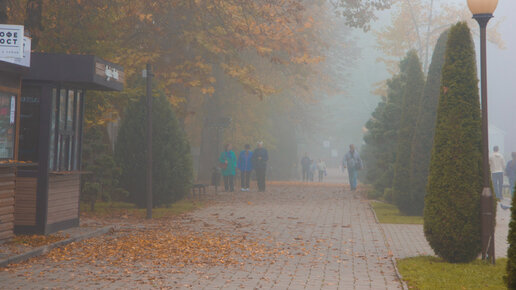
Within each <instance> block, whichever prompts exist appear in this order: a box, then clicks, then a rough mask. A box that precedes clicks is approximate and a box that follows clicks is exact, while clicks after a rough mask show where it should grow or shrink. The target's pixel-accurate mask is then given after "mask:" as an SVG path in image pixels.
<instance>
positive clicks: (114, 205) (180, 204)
mask: <svg viewBox="0 0 516 290" xmlns="http://www.w3.org/2000/svg"><path fill="white" fill-rule="evenodd" d="M203 206H204V203H203V202H200V201H194V200H188V199H182V200H180V201H177V202H175V203H172V204H168V205H166V206H163V207H158V208H153V209H152V217H153V218H165V217H173V216H178V215H181V214H184V213H187V212H191V211H193V210H196V209H199V208H202V207H203ZM81 213H83V214H84V215H86V216H95V217H126V218H127V217H135V218H144V217H145V215H146V209H145V208H137V207H136V206H135V205H134V204H132V203H128V202H97V203H95V210H94V211H93V212H92V211H91V210H90V204H89V203H81Z"/></svg>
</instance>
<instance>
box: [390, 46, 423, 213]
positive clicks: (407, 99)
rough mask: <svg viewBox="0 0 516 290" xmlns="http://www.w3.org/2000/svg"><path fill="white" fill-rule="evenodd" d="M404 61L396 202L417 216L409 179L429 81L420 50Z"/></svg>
mask: <svg viewBox="0 0 516 290" xmlns="http://www.w3.org/2000/svg"><path fill="white" fill-rule="evenodd" d="M403 62H405V65H406V70H405V71H404V74H406V76H405V77H406V85H405V88H404V90H403V105H402V108H401V123H400V129H399V132H398V144H397V151H396V163H395V165H394V179H393V181H392V185H393V189H394V192H393V199H394V202H395V204H396V206H397V207H398V209H399V210H400V211H401V212H402V213H403V214H407V215H414V214H415V213H416V212H414V203H415V202H414V194H413V192H412V190H411V188H410V184H411V182H410V178H409V177H410V175H411V174H410V173H411V172H410V157H411V150H412V140H413V139H414V133H415V131H416V123H417V120H418V114H419V104H420V101H421V96H422V94H423V89H424V86H425V79H424V75H423V71H422V69H421V62H420V61H419V57H418V56H417V53H416V51H414V50H412V51H409V52H408V53H407V56H406V57H405V59H404V60H403Z"/></svg>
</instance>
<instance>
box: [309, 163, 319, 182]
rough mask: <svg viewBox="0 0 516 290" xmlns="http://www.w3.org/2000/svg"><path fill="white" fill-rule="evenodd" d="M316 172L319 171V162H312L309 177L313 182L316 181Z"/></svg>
mask: <svg viewBox="0 0 516 290" xmlns="http://www.w3.org/2000/svg"><path fill="white" fill-rule="evenodd" d="M316 171H317V162H315V160H310V172H309V173H308V175H309V180H310V181H312V182H313V181H314V178H315V172H316Z"/></svg>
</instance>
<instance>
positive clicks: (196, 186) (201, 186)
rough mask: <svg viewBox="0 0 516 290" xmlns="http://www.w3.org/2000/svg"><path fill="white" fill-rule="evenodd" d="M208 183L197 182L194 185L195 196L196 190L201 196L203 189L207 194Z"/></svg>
mask: <svg viewBox="0 0 516 290" xmlns="http://www.w3.org/2000/svg"><path fill="white" fill-rule="evenodd" d="M206 186H207V185H206V184H202V183H197V184H194V185H193V186H192V195H193V196H194V197H195V192H196V191H197V193H198V195H199V197H200V196H201V190H202V193H203V194H206Z"/></svg>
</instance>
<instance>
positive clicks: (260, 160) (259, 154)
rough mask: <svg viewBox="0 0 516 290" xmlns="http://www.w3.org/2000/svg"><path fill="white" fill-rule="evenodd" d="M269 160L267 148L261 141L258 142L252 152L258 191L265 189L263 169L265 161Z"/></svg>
mask: <svg viewBox="0 0 516 290" xmlns="http://www.w3.org/2000/svg"><path fill="white" fill-rule="evenodd" d="M268 160H269V154H268V153H267V150H266V149H265V148H263V141H260V142H258V147H257V148H256V149H254V152H253V158H252V162H253V167H254V170H256V179H257V183H258V191H260V192H264V191H265V171H266V170H267V161H268Z"/></svg>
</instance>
